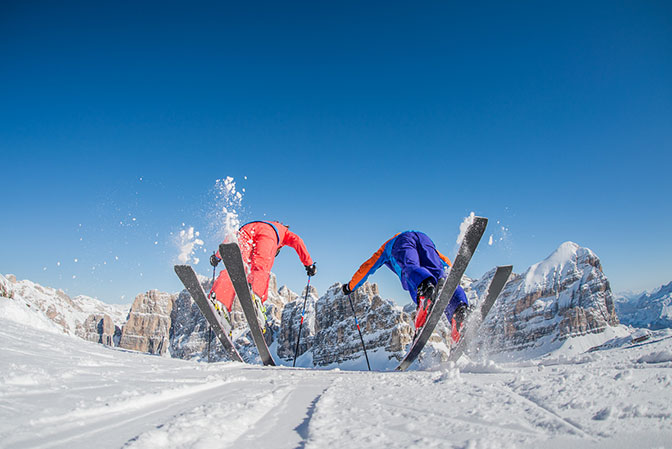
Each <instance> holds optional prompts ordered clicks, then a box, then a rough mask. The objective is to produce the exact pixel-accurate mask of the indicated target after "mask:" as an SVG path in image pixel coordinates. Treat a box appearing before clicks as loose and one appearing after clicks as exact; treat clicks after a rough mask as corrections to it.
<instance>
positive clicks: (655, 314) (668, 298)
mask: <svg viewBox="0 0 672 449" xmlns="http://www.w3.org/2000/svg"><path fill="white" fill-rule="evenodd" d="M615 301H616V311H617V313H618V316H619V318H620V320H621V323H623V324H627V325H628V326H632V327H637V328H647V329H652V330H655V329H662V328H669V327H672V282H670V283H669V284H667V285H663V286H662V287H660V288H659V289H658V290H656V291H654V292H652V293H641V294H639V295H635V294H632V295H626V294H620V295H617V296H616V297H615Z"/></svg>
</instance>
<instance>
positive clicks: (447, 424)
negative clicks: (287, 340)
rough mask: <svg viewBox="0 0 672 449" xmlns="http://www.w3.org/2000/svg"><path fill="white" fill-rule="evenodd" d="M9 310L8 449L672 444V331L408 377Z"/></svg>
mask: <svg viewBox="0 0 672 449" xmlns="http://www.w3.org/2000/svg"><path fill="white" fill-rule="evenodd" d="M0 312H1V313H0V447H2V448H8V449H9V448H12V449H13V448H59V447H63V448H65V447H67V448H91V447H95V448H120V447H124V448H133V449H142V448H229V447H230V448H234V447H265V448H329V449H334V448H336V447H376V448H377V447H379V448H404V449H406V448H410V447H414V448H415V447H430V448H439V447H440V448H502V447H503V448H506V447H523V448H537V447H548V448H568V447H572V448H628V447H638V448H651V447H672V446H671V445H672V443H671V442H672V425H671V424H672V331H670V330H669V329H666V330H661V331H655V332H652V333H651V338H650V339H649V340H647V341H645V342H643V343H641V344H635V345H627V344H626V345H621V346H617V347H613V348H609V349H599V350H595V351H593V352H586V351H585V350H584V348H586V347H588V346H589V345H590V344H592V342H591V341H590V340H589V339H588V340H586V338H585V337H584V339H583V340H581V339H569V340H567V342H565V344H564V345H563V346H562V347H561V348H560V349H558V351H556V352H554V353H551V354H547V355H546V356H545V357H543V358H538V359H527V360H518V361H515V362H512V361H503V360H500V361H497V362H495V361H493V360H489V359H488V358H487V357H486V358H484V359H482V360H480V361H470V360H468V359H466V358H462V359H461V360H460V363H459V364H458V365H455V364H450V365H444V366H436V367H434V369H432V370H428V371H413V372H404V373H397V372H366V371H345V370H343V369H338V368H336V369H331V370H308V369H292V368H288V367H277V368H269V367H261V366H255V365H246V364H242V363H236V362H222V363H213V364H207V363H201V362H194V361H184V360H178V359H170V358H165V357H157V356H151V355H146V354H141V353H136V352H131V351H125V350H120V349H118V348H110V347H105V346H103V345H99V344H94V343H90V342H87V341H84V340H81V339H78V338H74V337H71V336H67V335H64V334H58V333H54V332H53V329H52V328H51V327H50V325H49V323H48V322H45V321H43V320H42V318H41V317H40V316H39V315H38V314H36V313H31V312H32V311H31V310H30V309H29V308H27V307H25V304H22V302H21V301H17V300H11V299H6V298H0ZM623 341H624V342H625V340H623Z"/></svg>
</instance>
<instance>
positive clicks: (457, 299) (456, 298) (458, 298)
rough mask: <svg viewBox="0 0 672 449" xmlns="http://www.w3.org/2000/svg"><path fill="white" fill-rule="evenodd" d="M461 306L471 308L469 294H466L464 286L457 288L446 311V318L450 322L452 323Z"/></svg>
mask: <svg viewBox="0 0 672 449" xmlns="http://www.w3.org/2000/svg"><path fill="white" fill-rule="evenodd" d="M461 305H464V306H465V307H469V301H468V300H467V294H466V293H465V292H464V289H463V288H462V286H460V285H458V286H457V288H456V289H455V293H453V297H452V298H450V302H449V303H448V306H447V307H446V310H445V312H444V313H445V314H446V318H448V321H450V320H451V319H452V318H453V314H454V313H455V310H457V308H458V307H460V306H461Z"/></svg>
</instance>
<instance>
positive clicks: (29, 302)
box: [0, 274, 128, 346]
mask: <svg viewBox="0 0 672 449" xmlns="http://www.w3.org/2000/svg"><path fill="white" fill-rule="evenodd" d="M0 296H4V297H5V298H11V299H14V300H16V301H19V300H20V301H23V302H24V303H25V305H26V307H28V308H30V309H32V310H34V311H35V312H36V313H38V314H40V315H43V316H45V317H46V318H48V319H49V320H51V321H52V322H53V323H55V324H56V325H57V326H58V327H59V328H60V329H62V330H63V332H65V333H66V334H69V335H75V336H77V337H80V338H83V339H85V340H89V341H92V342H94V343H103V344H106V345H110V346H113V345H117V344H118V343H119V339H120V338H121V326H123V324H124V323H125V322H126V318H127V315H128V305H117V304H107V303H104V302H102V301H100V300H98V299H96V298H91V297H88V296H75V297H74V298H70V297H69V296H68V295H66V294H65V292H63V291H62V290H57V289H54V288H51V287H43V286H41V285H39V284H36V283H34V282H31V281H28V280H22V281H17V279H16V277H15V276H13V275H11V274H8V275H7V276H2V275H0Z"/></svg>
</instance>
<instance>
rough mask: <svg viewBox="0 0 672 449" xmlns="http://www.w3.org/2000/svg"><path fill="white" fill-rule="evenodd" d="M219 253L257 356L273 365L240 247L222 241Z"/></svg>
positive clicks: (265, 362)
mask: <svg viewBox="0 0 672 449" xmlns="http://www.w3.org/2000/svg"><path fill="white" fill-rule="evenodd" d="M219 255H220V256H221V257H222V261H223V262H224V266H226V271H227V272H228V273H229V277H230V278H231V282H232V283H233V288H234V289H235V290H236V295H237V296H238V300H239V301H240V305H241V307H242V308H243V313H244V314H245V318H246V319H247V323H248V324H249V326H250V332H251V333H252V339H253V340H254V344H255V345H257V350H258V351H259V357H261V361H262V362H263V364H264V365H271V366H275V361H274V360H273V356H272V355H271V353H270V351H269V350H268V345H267V344H266V340H265V339H264V332H263V329H262V328H261V326H260V325H259V320H258V319H257V307H256V306H255V305H254V301H253V299H252V293H251V292H250V286H249V284H248V283H247V276H246V275H245V266H244V265H243V256H242V255H241V253H240V248H239V247H238V245H237V244H236V243H222V244H221V245H219Z"/></svg>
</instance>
